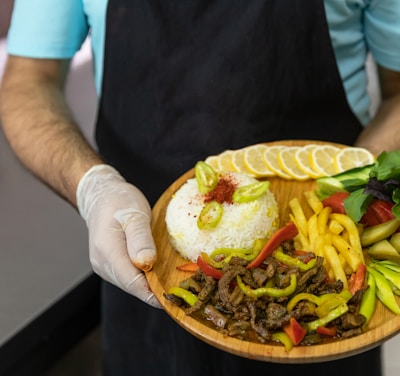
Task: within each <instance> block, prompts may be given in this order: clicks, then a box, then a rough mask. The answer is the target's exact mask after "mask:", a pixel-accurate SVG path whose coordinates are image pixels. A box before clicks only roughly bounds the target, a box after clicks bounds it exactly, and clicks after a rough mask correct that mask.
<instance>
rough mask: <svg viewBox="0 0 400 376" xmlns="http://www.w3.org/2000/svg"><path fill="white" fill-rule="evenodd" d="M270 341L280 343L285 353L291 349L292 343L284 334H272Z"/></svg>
mask: <svg viewBox="0 0 400 376" xmlns="http://www.w3.org/2000/svg"><path fill="white" fill-rule="evenodd" d="M272 340H273V341H278V342H280V343H282V345H283V346H285V349H286V351H290V350H291V349H292V348H293V342H292V341H291V340H290V338H289V336H288V335H287V334H286V333H285V332H276V333H272Z"/></svg>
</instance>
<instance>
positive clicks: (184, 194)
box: [165, 173, 279, 261]
mask: <svg viewBox="0 0 400 376" xmlns="http://www.w3.org/2000/svg"><path fill="white" fill-rule="evenodd" d="M228 174H229V175H230V177H229V179H234V180H235V182H237V183H238V186H243V185H248V184H251V183H254V182H256V181H257V180H255V179H254V178H252V177H250V176H248V175H244V174H240V173H228ZM222 205H223V209H224V212H223V216H222V218H221V220H220V222H219V223H218V225H217V226H216V227H215V228H214V229H211V230H201V229H199V228H198V226H197V219H198V217H199V214H200V212H201V210H202V209H203V208H204V206H205V203H204V195H202V194H201V193H200V192H199V190H198V187H197V181H196V179H195V178H193V179H189V180H188V181H187V182H186V183H185V184H183V185H182V186H181V187H180V188H179V190H178V191H177V192H176V193H175V194H174V196H173V197H172V199H171V201H170V202H169V204H168V207H167V211H166V218H165V220H166V224H167V230H168V233H169V236H170V240H171V243H172V245H173V247H174V248H175V249H176V250H177V251H178V252H179V253H180V254H181V255H182V256H183V257H184V258H186V259H189V260H191V261H196V260H197V257H198V256H199V254H200V253H201V252H206V253H207V254H210V253H211V252H213V251H214V250H215V249H217V248H250V247H252V246H253V242H254V240H255V239H258V238H265V237H267V236H270V235H271V234H272V232H273V231H275V230H276V229H277V226H278V224H279V212H278V205H277V203H276V200H275V197H274V195H273V193H272V192H271V191H269V190H268V191H267V192H266V193H265V194H264V195H262V196H261V197H259V198H258V199H257V200H254V201H251V202H248V203H241V204H238V203H223V204H222Z"/></svg>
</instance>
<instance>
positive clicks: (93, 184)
mask: <svg viewBox="0 0 400 376" xmlns="http://www.w3.org/2000/svg"><path fill="white" fill-rule="evenodd" d="M76 196H77V206H78V210H79V213H80V214H81V216H82V218H83V219H84V220H85V221H86V224H87V226H88V230H89V256H90V262H91V264H92V267H93V270H94V271H95V273H96V274H98V275H99V276H100V277H102V278H103V279H105V280H106V281H108V282H110V283H112V284H114V285H115V286H118V287H119V288H121V289H122V290H124V291H126V292H128V293H129V294H131V295H134V296H136V297H137V298H139V299H140V300H142V301H144V302H146V303H147V304H149V305H151V306H153V307H157V308H161V306H160V304H159V302H158V301H157V299H156V298H155V297H154V295H153V293H152V292H151V290H150V288H149V286H148V283H147V280H146V277H145V275H144V273H143V271H147V270H150V269H151V268H152V266H153V264H154V262H155V260H156V248H155V245H154V240H153V237H152V234H151V229H150V221H151V208H150V205H149V203H148V201H147V199H146V198H145V197H144V195H143V194H142V192H141V191H140V190H139V189H137V188H136V187H135V186H133V185H132V184H129V183H127V182H126V181H125V179H124V178H123V177H122V176H121V175H120V174H119V173H118V171H117V170H115V169H114V168H113V167H111V166H109V165H104V164H103V165H96V166H93V167H92V168H91V169H89V170H88V171H87V172H86V173H85V175H84V176H83V177H82V178H81V180H80V182H79V184H78V188H77V192H76Z"/></svg>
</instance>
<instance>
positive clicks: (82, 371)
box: [43, 328, 101, 376]
mask: <svg viewBox="0 0 400 376" xmlns="http://www.w3.org/2000/svg"><path fill="white" fill-rule="evenodd" d="M100 341H101V337H100V330H99V329H98V328H97V329H95V330H94V331H92V332H91V333H90V334H89V335H88V336H87V337H85V338H84V339H83V340H82V341H81V342H80V343H79V344H78V345H77V346H75V347H74V348H73V349H72V350H70V351H69V352H68V353H67V354H66V355H65V356H63V357H62V358H61V359H60V360H59V361H58V362H57V363H56V364H54V366H53V367H51V368H50V369H49V370H48V371H47V372H46V373H45V374H44V375H43V376H71V375H74V376H101V361H100Z"/></svg>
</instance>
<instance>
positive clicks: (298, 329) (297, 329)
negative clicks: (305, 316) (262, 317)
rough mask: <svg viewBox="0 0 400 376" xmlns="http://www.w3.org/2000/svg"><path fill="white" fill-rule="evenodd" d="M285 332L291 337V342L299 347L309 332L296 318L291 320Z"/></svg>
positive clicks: (285, 327) (284, 328)
mask: <svg viewBox="0 0 400 376" xmlns="http://www.w3.org/2000/svg"><path fill="white" fill-rule="evenodd" d="M283 330H284V332H285V333H286V334H287V335H288V336H289V338H290V340H291V341H292V342H293V344H294V345H295V346H297V345H298V344H299V343H300V342H301V341H302V340H303V338H304V337H305V335H306V334H307V331H306V330H305V329H304V328H303V327H302V326H301V325H300V324H299V322H298V321H297V320H296V319H295V318H294V317H291V318H290V322H289V325H286V326H284V327H283Z"/></svg>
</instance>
